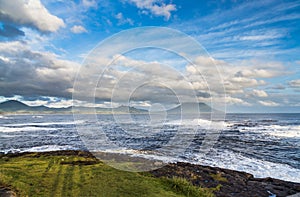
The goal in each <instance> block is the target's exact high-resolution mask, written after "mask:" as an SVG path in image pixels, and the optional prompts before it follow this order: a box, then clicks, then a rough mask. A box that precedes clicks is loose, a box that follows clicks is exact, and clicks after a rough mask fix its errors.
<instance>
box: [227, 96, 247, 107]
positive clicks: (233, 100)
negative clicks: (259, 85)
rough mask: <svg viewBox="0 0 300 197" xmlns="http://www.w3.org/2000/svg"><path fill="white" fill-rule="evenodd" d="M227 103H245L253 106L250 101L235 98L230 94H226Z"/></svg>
mask: <svg viewBox="0 0 300 197" xmlns="http://www.w3.org/2000/svg"><path fill="white" fill-rule="evenodd" d="M225 99H226V103H227V104H231V105H236V104H238V105H244V106H251V104H250V103H248V102H246V101H244V100H242V99H241V98H235V97H230V96H226V98H225Z"/></svg>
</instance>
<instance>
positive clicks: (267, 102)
mask: <svg viewBox="0 0 300 197" xmlns="http://www.w3.org/2000/svg"><path fill="white" fill-rule="evenodd" d="M258 102H259V103H260V104H261V105H263V106H267V107H276V106H279V104H278V103H275V102H273V101H258Z"/></svg>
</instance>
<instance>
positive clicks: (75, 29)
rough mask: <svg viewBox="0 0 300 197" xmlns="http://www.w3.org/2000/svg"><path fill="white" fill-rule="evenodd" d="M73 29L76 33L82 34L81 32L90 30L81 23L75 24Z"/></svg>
mask: <svg viewBox="0 0 300 197" xmlns="http://www.w3.org/2000/svg"><path fill="white" fill-rule="evenodd" d="M71 31H72V32H73V33H74V34H80V33H86V32H88V31H87V30H86V29H85V28H84V27H83V26H81V25H74V26H73V27H72V28H71Z"/></svg>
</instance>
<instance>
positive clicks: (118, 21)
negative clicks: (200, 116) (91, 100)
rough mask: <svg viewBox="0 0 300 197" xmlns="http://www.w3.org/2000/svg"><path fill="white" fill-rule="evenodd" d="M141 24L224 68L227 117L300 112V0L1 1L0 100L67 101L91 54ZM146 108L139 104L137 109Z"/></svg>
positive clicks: (142, 55)
mask: <svg viewBox="0 0 300 197" xmlns="http://www.w3.org/2000/svg"><path fill="white" fill-rule="evenodd" d="M143 26H161V27H168V28H172V29H176V30H179V31H181V32H183V33H185V34H187V35H189V36H191V37H192V38H194V39H196V40H197V41H198V42H199V43H200V44H201V45H202V46H203V47H204V48H205V49H206V51H207V52H208V53H209V55H210V57H211V58H212V59H213V60H214V61H215V62H216V63H217V64H218V65H219V66H220V67H222V69H221V70H222V76H223V77H224V84H225V85H224V86H225V90H226V99H225V101H226V105H227V110H228V112H300V56H299V54H300V36H299V35H300V1H278V0H277V1H276V0H269V1H226V0H225V1H184V0H172V1H168V0H116V1H105V0H101V1H96V0H77V1H63V0H41V1H40V0H28V1H23V0H16V1H10V0H0V86H1V89H0V101H5V100H8V99H12V98H13V99H18V100H21V101H24V102H26V103H27V104H31V105H40V104H43V105H47V106H51V107H62V106H68V105H71V103H72V100H71V98H72V91H73V89H72V86H73V81H74V77H75V75H76V71H77V69H78V68H79V67H80V64H81V63H82V61H83V60H84V58H85V57H86V56H87V55H88V54H89V52H90V51H91V50H92V49H93V48H94V47H95V46H96V45H97V44H98V43H99V42H101V41H103V40H104V39H106V38H108V37H110V36H112V35H114V34H116V33H118V32H120V31H122V30H127V29H130V28H135V27H143ZM125 56H126V55H125ZM133 59H135V60H139V61H143V62H148V63H149V62H155V61H156V62H161V63H165V64H168V65H170V64H171V65H172V66H173V67H174V68H175V69H177V70H179V71H180V72H185V71H186V73H188V72H189V71H188V69H187V68H188V66H187V64H185V63H184V62H183V61H182V60H181V59H180V58H178V57H176V56H175V55H172V54H169V53H167V52H165V53H164V55H162V52H161V51H159V50H144V51H140V52H136V53H134V52H132V53H129V54H128V55H127V56H126V57H124V58H123V60H124V61H129V60H130V61H131V60H133ZM170 59H172V60H173V61H170ZM202 61H205V60H203V59H202ZM119 63H120V64H121V63H122V62H119ZM123 63H124V62H123ZM206 72H211V70H208V71H206ZM145 74H147V73H145ZM187 76H190V77H193V76H191V75H187ZM193 84H196V81H193ZM193 87H196V86H193ZM197 87H198V86H197ZM151 88H153V87H151ZM197 91H198V90H197ZM199 91H200V90H199ZM205 91H206V90H205V89H203V90H201V92H205ZM211 94H217V92H215V93H211ZM101 98H102V99H101ZM101 98H100V97H99V100H98V101H99V106H106V105H107V99H103V97H101ZM205 99H207V98H199V101H203V102H205V101H206V100H205ZM76 102H77V103H78V104H84V103H81V102H80V101H76ZM156 102H157V101H156ZM161 102H165V101H161ZM153 103H154V101H153V100H151V98H149V99H148V100H147V99H145V98H143V99H142V100H141V101H139V102H137V103H136V105H137V106H138V105H141V106H151V104H153ZM85 104H86V103H85ZM116 105H117V104H116Z"/></svg>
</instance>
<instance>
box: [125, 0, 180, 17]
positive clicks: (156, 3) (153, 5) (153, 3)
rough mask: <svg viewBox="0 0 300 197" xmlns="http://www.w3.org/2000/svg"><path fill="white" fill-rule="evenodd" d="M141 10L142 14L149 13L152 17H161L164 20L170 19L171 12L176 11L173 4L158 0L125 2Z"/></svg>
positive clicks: (130, 0) (131, 0) (129, 0)
mask: <svg viewBox="0 0 300 197" xmlns="http://www.w3.org/2000/svg"><path fill="white" fill-rule="evenodd" d="M127 1H128V2H130V3H133V4H135V5H136V7H137V8H139V9H141V10H142V13H148V12H150V13H151V14H153V15H154V16H163V17H165V19H166V20H169V19H170V17H171V12H172V11H176V10H177V9H176V5H175V4H166V3H164V2H162V1H160V0H127Z"/></svg>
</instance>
